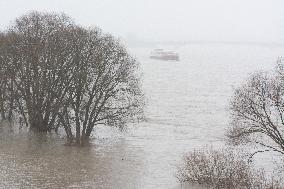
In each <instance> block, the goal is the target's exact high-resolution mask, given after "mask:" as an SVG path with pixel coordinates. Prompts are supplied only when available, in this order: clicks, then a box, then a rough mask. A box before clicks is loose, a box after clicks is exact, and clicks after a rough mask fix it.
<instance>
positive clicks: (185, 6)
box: [0, 0, 284, 43]
mask: <svg viewBox="0 0 284 189" xmlns="http://www.w3.org/2000/svg"><path fill="white" fill-rule="evenodd" d="M31 10H37V11H53V12H65V13H66V14H68V15H69V16H71V17H72V18H74V20H75V21H76V23H79V24H81V25H84V26H99V27H100V28H102V29H103V30H104V31H106V32H109V33H112V34H114V35H115V36H118V37H129V36H131V37H138V38H142V39H151V40H166V41H181V40H214V41H249V42H251V41H252V42H277V43H284V0H0V18H1V19H0V28H1V29H4V28H6V27H7V26H8V25H9V24H11V21H13V20H14V19H15V18H16V17H18V16H20V15H22V14H24V13H27V12H29V11H31Z"/></svg>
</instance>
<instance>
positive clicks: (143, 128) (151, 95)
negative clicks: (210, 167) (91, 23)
mask: <svg viewBox="0 0 284 189" xmlns="http://www.w3.org/2000/svg"><path fill="white" fill-rule="evenodd" d="M153 48H156V47H153ZM168 48H169V49H170V50H171V49H173V50H176V51H177V52H179V53H180V56H181V61H180V62H163V61H158V60H150V59H149V58H148V56H149V52H150V51H151V50H152V49H151V48H133V49H131V51H132V53H133V54H135V55H136V56H137V58H138V59H139V61H140V62H141V68H142V71H143V73H144V76H143V78H144V79H143V88H144V91H145V93H146V96H147V104H148V106H147V109H146V116H147V121H146V122H144V123H140V124H137V125H131V126H130V127H129V129H128V131H127V132H125V133H119V132H118V131H116V130H115V129H111V128H105V127H99V128H96V132H95V135H94V137H95V139H94V140H93V142H92V145H91V146H88V147H84V148H76V147H68V146H64V145H63V144H64V142H65V140H64V139H63V138H60V137H59V136H56V135H53V136H52V135H51V136H44V137H43V136H41V137H40V136H27V135H26V134H13V132H9V131H5V132H4V131H3V130H4V129H2V131H0V132H1V135H0V137H1V138H0V168H1V169H0V188H106V189H108V188H109V189H116V188H117V189H135V188H137V189H140V188H142V189H143V188H146V189H148V188H149V189H159V188H160V189H168V188H169V189H181V188H182V189H184V188H200V187H198V186H190V185H180V184H179V183H178V181H177V179H176V178H175V171H176V165H178V163H179V162H180V160H181V156H182V154H184V153H186V152H188V151H190V150H192V149H194V148H199V147H201V146H204V145H213V146H222V145H223V144H224V142H223V138H224V137H223V134H224V129H225V128H226V127H227V125H228V122H229V113H228V103H229V99H230V97H231V95H232V91H233V87H235V86H237V85H239V83H240V82H242V81H243V80H244V79H245V78H246V77H247V75H248V73H250V72H253V71H254V70H270V69H272V68H273V67H274V65H275V61H276V59H277V57H278V56H281V55H283V53H284V48H283V47H277V46H252V45H229V44H227V45H224V44H223V45H221V44H219V45H218V44H203V45H199V44H194V45H188V46H176V47H173V46H169V47H168ZM3 133H5V134H3Z"/></svg>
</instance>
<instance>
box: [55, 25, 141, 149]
mask: <svg viewBox="0 0 284 189" xmlns="http://www.w3.org/2000/svg"><path fill="white" fill-rule="evenodd" d="M82 39H84V40H83V41H84V42H83V44H84V47H83V48H82V49H81V50H80V51H79V52H78V60H79V61H78V62H77V63H76V65H74V66H75V67H76V70H77V73H76V75H77V76H78V77H76V81H75V82H74V89H73V90H72V91H70V93H69V94H68V99H70V101H69V102H68V107H67V109H68V110H69V111H68V110H67V109H66V108H65V109H62V112H61V115H60V117H61V118H62V123H63V124H64V125H68V127H67V128H68V132H69V135H70V136H71V137H73V135H71V133H70V131H71V130H72V129H70V128H72V125H75V130H76V133H75V138H76V143H77V144H84V142H85V141H86V140H87V139H88V138H89V137H90V135H91V132H92V131H93V128H94V126H95V125H98V124H105V125H112V126H116V127H119V128H123V126H125V124H126V122H127V121H130V120H133V119H138V120H139V119H140V118H142V117H143V109H142V107H143V102H144V101H143V94H142V92H141V88H140V82H139V73H138V72H137V69H138V64H137V62H136V60H135V59H133V58H132V57H131V56H129V55H128V53H127V51H126V49H125V48H124V47H123V46H122V45H121V44H120V43H119V42H118V41H117V40H115V39H114V38H113V37H111V36H109V35H106V34H103V33H101V31H100V30H98V29H93V30H90V31H88V32H87V33H86V36H85V37H82ZM65 128H66V127H65Z"/></svg>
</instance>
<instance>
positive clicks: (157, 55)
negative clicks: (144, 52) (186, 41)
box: [150, 49, 179, 61]
mask: <svg viewBox="0 0 284 189" xmlns="http://www.w3.org/2000/svg"><path fill="white" fill-rule="evenodd" d="M150 58H151V59H158V60H174V61H179V55H178V53H175V52H173V51H165V50H164V49H154V50H153V51H152V52H151V54H150Z"/></svg>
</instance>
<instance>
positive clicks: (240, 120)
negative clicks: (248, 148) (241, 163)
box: [228, 61, 284, 155]
mask: <svg viewBox="0 0 284 189" xmlns="http://www.w3.org/2000/svg"><path fill="white" fill-rule="evenodd" d="M283 71H284V70H283V68H282V62H281V61H279V62H278V70H277V72H274V73H272V74H267V73H258V74H255V75H253V76H252V77H251V78H250V80H248V81H247V83H246V84H244V85H243V86H241V87H240V88H238V89H237V90H236V91H235V96H234V98H233V100H232V103H231V110H232V118H233V119H232V126H231V128H230V129H229V130H228V137H229V140H230V142H233V143H235V144H238V143H240V142H253V143H255V144H258V145H260V146H262V147H265V149H264V150H259V151H257V152H255V153H254V154H256V153H258V152H264V151H275V152H279V153H281V154H283V155H284V72H283ZM254 154H252V155H254Z"/></svg>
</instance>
